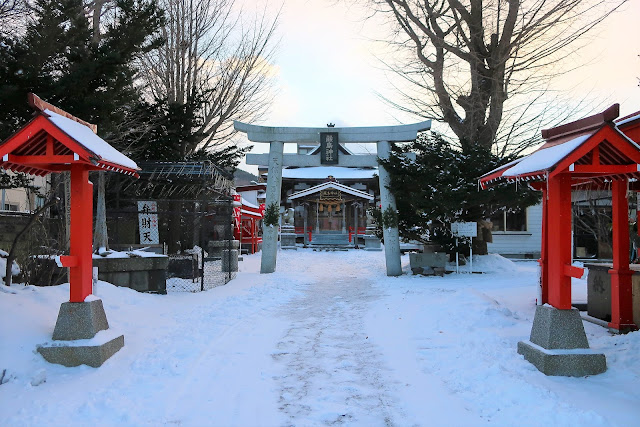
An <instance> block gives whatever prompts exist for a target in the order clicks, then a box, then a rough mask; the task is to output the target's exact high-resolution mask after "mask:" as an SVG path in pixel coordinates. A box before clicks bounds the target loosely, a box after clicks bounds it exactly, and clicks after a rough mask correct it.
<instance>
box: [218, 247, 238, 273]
mask: <svg viewBox="0 0 640 427" xmlns="http://www.w3.org/2000/svg"><path fill="white" fill-rule="evenodd" d="M222 271H225V272H230V271H231V272H235V271H238V250H237V249H231V250H228V249H225V250H223V251H222Z"/></svg>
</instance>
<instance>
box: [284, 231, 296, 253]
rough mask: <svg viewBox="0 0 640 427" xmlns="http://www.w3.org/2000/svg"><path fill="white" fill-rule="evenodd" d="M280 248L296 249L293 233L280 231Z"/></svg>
mask: <svg viewBox="0 0 640 427" xmlns="http://www.w3.org/2000/svg"><path fill="white" fill-rule="evenodd" d="M280 249H293V250H296V249H298V248H297V247H296V234H295V233H280Z"/></svg>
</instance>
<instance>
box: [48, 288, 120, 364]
mask: <svg viewBox="0 0 640 427" xmlns="http://www.w3.org/2000/svg"><path fill="white" fill-rule="evenodd" d="M108 329H109V323H108V322H107V316H106V314H105V312H104V307H103V306H102V300H99V299H95V300H93V301H87V302H65V303H62V305H61V306H60V311H59V313H58V320H57V321H56V326H55V329H54V331H53V340H54V342H52V343H47V344H44V345H41V346H38V348H37V350H38V352H39V353H40V354H42V356H43V357H44V358H45V360H47V362H50V363H56V364H59V365H64V366H79V365H89V366H93V367H94V368H97V367H99V366H101V365H102V364H103V363H104V362H105V361H106V360H107V359H108V358H110V357H111V356H113V355H114V354H115V353H116V352H117V351H118V350H120V349H121V348H122V347H123V346H124V336H123V335H118V334H114V333H110V331H108ZM101 331H104V332H101ZM99 332H101V334H100V336H99V337H96V335H97V334H98V333H99Z"/></svg>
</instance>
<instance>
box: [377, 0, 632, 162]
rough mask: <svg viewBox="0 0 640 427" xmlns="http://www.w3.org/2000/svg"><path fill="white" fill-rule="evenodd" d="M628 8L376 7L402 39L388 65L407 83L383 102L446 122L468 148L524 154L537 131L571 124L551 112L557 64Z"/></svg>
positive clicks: (521, 1) (609, 4) (543, 4)
mask: <svg viewBox="0 0 640 427" xmlns="http://www.w3.org/2000/svg"><path fill="white" fill-rule="evenodd" d="M626 1H627V0H603V1H595V0H593V1H588V0H556V1H547V0H484V1H483V0H370V3H371V4H372V6H373V7H375V8H376V10H378V11H379V12H385V13H386V16H388V17H389V20H390V23H391V24H392V25H393V26H394V28H395V31H394V34H395V35H396V36H397V37H396V38H393V39H389V40H386V42H387V43H389V44H391V45H392V46H393V47H395V48H396V54H395V56H394V57H393V58H385V59H384V64H385V65H386V67H387V68H388V70H389V71H390V72H391V73H392V74H395V75H397V76H399V77H400V82H399V84H397V85H396V89H398V93H397V94H395V95H394V96H392V97H387V96H382V98H383V99H384V100H386V101H387V102H389V103H390V104H391V105H392V106H393V107H395V108H399V109H400V110H402V111H405V112H408V113H412V114H414V115H417V116H420V117H427V118H433V119H435V120H438V121H441V122H444V123H446V124H447V125H448V126H449V127H450V128H451V130H452V131H453V133H454V134H455V135H456V137H457V138H458V139H459V142H460V145H461V147H462V148H464V147H466V146H470V145H475V144H479V145H481V146H484V147H486V148H488V149H489V148H492V149H494V151H495V152H496V153H498V154H507V153H508V152H513V151H521V150H522V149H525V148H526V147H528V146H530V144H531V143H532V141H534V140H536V138H535V137H533V138H532V135H531V132H532V131H537V130H538V129H539V127H540V123H546V124H551V123H550V122H552V123H557V122H558V121H560V118H561V117H562V118H565V117H566V114H564V113H565V112H566V111H567V110H564V111H563V113H562V114H557V110H556V109H552V108H550V106H549V105H547V104H548V103H550V102H554V103H556V104H557V102H558V101H557V99H558V97H557V96H553V94H551V95H552V96H548V95H549V94H550V91H549V82H550V80H551V79H553V77H555V76H557V75H558V74H560V73H561V71H559V65H558V64H563V65H565V64H566V62H563V59H565V58H566V57H568V56H571V54H573V53H575V52H576V51H577V50H578V49H579V48H580V47H581V43H580V41H581V40H584V36H585V35H586V34H587V33H589V32H590V31H591V30H593V28H594V27H596V26H597V25H598V24H600V23H601V22H602V21H603V20H604V19H606V18H607V17H608V16H609V15H610V14H611V13H613V12H614V11H616V10H617V9H618V8H620V6H621V5H622V4H624V3H625V2H626ZM570 67H571V68H574V67H575V65H573V64H571V65H570ZM564 71H565V70H563V72H564ZM544 114H548V115H549V114H550V115H551V117H549V118H548V119H545V118H544V117H542V116H544ZM553 116H555V117H553ZM536 117H537V118H538V120H535V118H536ZM554 119H555V121H554ZM516 139H519V140H520V142H517V141H515V140H516ZM536 141H537V140H536Z"/></svg>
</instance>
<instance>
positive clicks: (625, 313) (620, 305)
mask: <svg viewBox="0 0 640 427" xmlns="http://www.w3.org/2000/svg"><path fill="white" fill-rule="evenodd" d="M611 194H612V200H611V202H612V216H613V218H612V220H613V268H612V269H611V270H609V274H610V275H611V322H610V323H609V327H610V328H611V329H615V330H618V331H620V332H629V331H635V330H637V329H638V327H637V326H636V325H635V324H634V323H633V300H632V295H631V276H632V275H633V272H632V271H631V270H630V269H629V200H628V199H627V181H626V180H622V181H613V182H612V185H611Z"/></svg>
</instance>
